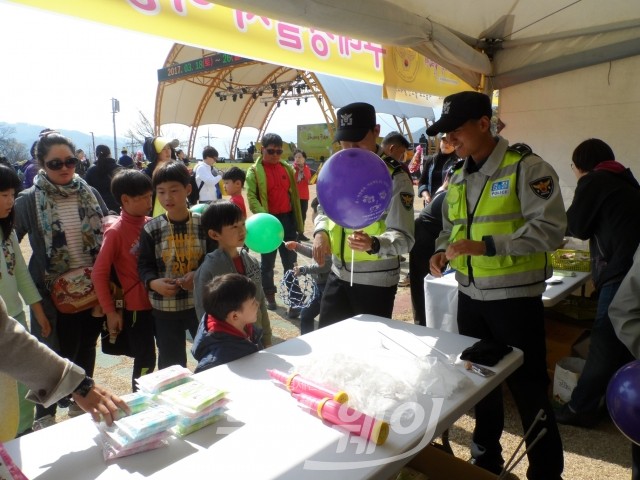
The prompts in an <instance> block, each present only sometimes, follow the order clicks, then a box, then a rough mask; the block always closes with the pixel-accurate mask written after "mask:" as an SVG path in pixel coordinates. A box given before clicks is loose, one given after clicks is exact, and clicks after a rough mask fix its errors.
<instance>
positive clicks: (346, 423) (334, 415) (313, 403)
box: [292, 393, 389, 445]
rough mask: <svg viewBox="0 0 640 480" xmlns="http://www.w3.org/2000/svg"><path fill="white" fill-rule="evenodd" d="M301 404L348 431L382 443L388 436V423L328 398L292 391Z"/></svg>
mask: <svg viewBox="0 0 640 480" xmlns="http://www.w3.org/2000/svg"><path fill="white" fill-rule="evenodd" d="M292 395H293V397H294V398H295V399H296V400H298V402H299V403H300V405H301V406H303V407H305V408H308V409H309V410H310V411H311V412H313V413H314V414H315V415H317V416H318V417H319V418H321V419H322V420H325V421H327V422H329V423H331V424H333V425H337V426H339V427H341V428H343V429H344V430H347V431H348V432H350V433H353V434H355V435H358V436H360V437H363V438H366V439H367V440H370V441H372V442H373V443H375V444H376V445H382V444H383V443H384V442H385V441H386V440H387V437H388V436H389V424H388V423H387V422H385V421H382V420H378V419H377V418H374V417H370V416H369V415H367V414H365V413H362V412H359V411H357V410H356V409H355V408H351V407H349V406H347V405H345V404H343V403H338V402H335V401H333V400H331V399H330V398H315V397H312V396H310V395H306V394H304V393H293V394H292Z"/></svg>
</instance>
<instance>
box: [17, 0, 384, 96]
mask: <svg viewBox="0 0 640 480" xmlns="http://www.w3.org/2000/svg"><path fill="white" fill-rule="evenodd" d="M9 1H11V2H13V3H18V4H23V5H30V6H32V7H36V8H40V9H44V10H50V11H54V12H58V13H62V14H65V15H70V16H74V17H80V18H84V19H87V20H92V21H95V22H99V23H104V24H108V25H114V26H117V27H122V28H125V29H128V30H135V31H139V32H144V33H148V34H151V35H155V36H161V37H165V38H169V39H171V40H174V41H175V42H177V43H182V44H185V45H191V46H196V47H200V48H205V49H207V50H213V51H217V52H224V53H229V54H232V55H238V56H241V57H246V58H251V59H254V60H260V61H264V62H268V63H272V64H276V65H284V66H288V67H291V68H299V69H302V70H309V71H313V72H318V73H326V74H328V75H336V76H340V77H345V78H350V79H353V80H358V81H363V82H368V83H375V84H378V85H380V84H382V56H383V53H384V49H383V47H382V46H381V45H379V44H376V43H371V42H365V41H361V40H356V39H353V38H349V37H346V36H342V35H335V34H332V33H328V32H323V31H321V30H315V29H312V28H311V29H310V28H305V27H299V26H297V25H293V24H290V23H286V22H280V21H278V20H273V19H270V18H267V17H260V16H257V15H253V14H251V13H247V12H243V11H241V10H235V9H230V8H227V7H222V6H220V5H215V4H212V3H209V2H208V1H206V0H91V1H87V0H9ZM158 67H160V65H159V66H158Z"/></svg>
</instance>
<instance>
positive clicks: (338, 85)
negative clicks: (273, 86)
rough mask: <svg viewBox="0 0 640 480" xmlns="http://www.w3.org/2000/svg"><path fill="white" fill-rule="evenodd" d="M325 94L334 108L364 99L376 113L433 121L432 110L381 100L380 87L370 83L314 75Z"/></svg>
mask: <svg viewBox="0 0 640 480" xmlns="http://www.w3.org/2000/svg"><path fill="white" fill-rule="evenodd" d="M316 77H317V78H318V80H319V81H320V83H321V84H322V87H323V88H324V91H325V92H327V96H328V97H329V100H331V104H332V105H333V106H334V107H337V108H339V107H344V106H345V105H347V104H349V103H352V102H358V101H362V100H363V99H365V100H366V101H367V102H368V103H370V104H371V105H373V106H374V107H375V109H376V112H378V113H387V114H389V115H395V116H396V117H400V118H424V119H427V120H431V121H434V120H435V119H434V114H433V109H432V108H431V107H423V106H421V105H413V104H411V103H404V102H396V101H395V100H386V99H384V98H382V86H381V85H373V84H370V83H363V82H356V81H355V80H348V79H346V78H337V77H332V76H330V75H321V74H316Z"/></svg>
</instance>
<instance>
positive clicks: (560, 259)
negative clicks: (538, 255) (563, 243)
mask: <svg viewBox="0 0 640 480" xmlns="http://www.w3.org/2000/svg"><path fill="white" fill-rule="evenodd" d="M551 265H553V268H554V269H556V270H572V271H574V272H588V271H590V270H591V257H590V256H589V252H588V251H587V250H562V249H561V250H556V251H555V252H553V253H552V254H551Z"/></svg>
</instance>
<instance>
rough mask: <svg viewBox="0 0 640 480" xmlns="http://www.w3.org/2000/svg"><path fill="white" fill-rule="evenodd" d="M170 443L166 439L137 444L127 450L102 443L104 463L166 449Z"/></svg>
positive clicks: (105, 442)
mask: <svg viewBox="0 0 640 480" xmlns="http://www.w3.org/2000/svg"><path fill="white" fill-rule="evenodd" d="M167 445H169V442H168V441H167V440H166V438H163V439H160V440H153V441H152V442H143V443H136V444H135V445H131V446H129V447H127V448H117V447H116V446H115V445H113V444H111V443H110V442H108V441H103V443H102V457H103V458H104V461H105V462H106V461H109V460H113V459H115V458H121V457H127V456H129V455H134V454H136V453H142V452H146V451H149V450H155V449H156V448H161V447H166V446H167Z"/></svg>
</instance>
